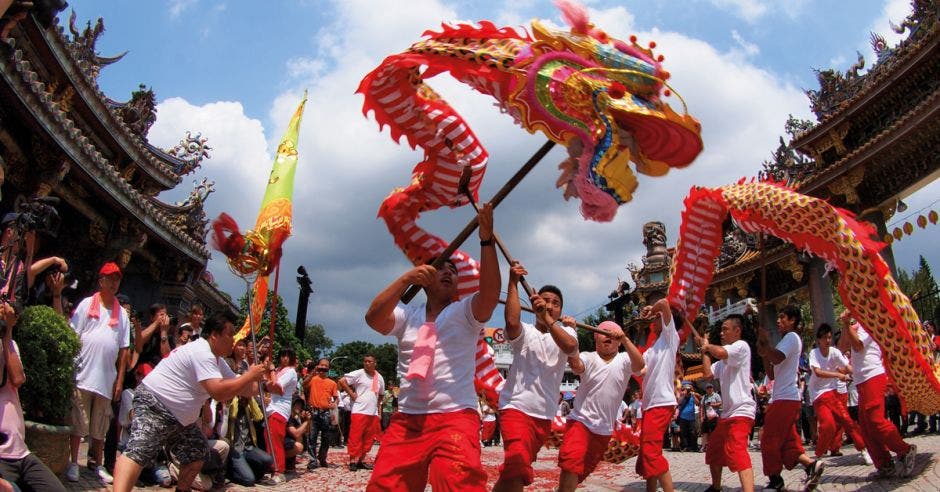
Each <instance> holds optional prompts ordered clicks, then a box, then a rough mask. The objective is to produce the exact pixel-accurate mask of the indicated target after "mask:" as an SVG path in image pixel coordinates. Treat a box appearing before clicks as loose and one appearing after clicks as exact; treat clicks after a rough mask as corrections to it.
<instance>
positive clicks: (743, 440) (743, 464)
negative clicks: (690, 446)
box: [705, 417, 754, 473]
mask: <svg viewBox="0 0 940 492" xmlns="http://www.w3.org/2000/svg"><path fill="white" fill-rule="evenodd" d="M751 427H754V419H750V418H747V417H731V418H727V419H719V420H718V425H717V426H716V427H715V430H713V431H712V432H711V433H710V434H709V435H708V448H707V449H706V450H705V464H707V465H717V466H727V467H728V469H729V470H731V471H732V472H734V473H737V472H739V471H741V470H747V469H748V468H750V467H751V455H749V454H747V440H748V436H750V434H751Z"/></svg>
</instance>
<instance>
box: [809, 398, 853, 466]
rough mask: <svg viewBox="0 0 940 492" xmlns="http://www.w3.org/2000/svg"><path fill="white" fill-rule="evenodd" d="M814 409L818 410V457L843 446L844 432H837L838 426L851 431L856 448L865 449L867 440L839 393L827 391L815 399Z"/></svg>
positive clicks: (850, 434) (850, 435)
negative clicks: (863, 437) (860, 432)
mask: <svg viewBox="0 0 940 492" xmlns="http://www.w3.org/2000/svg"><path fill="white" fill-rule="evenodd" d="M813 409H814V410H815V411H816V424H817V425H818V430H817V431H816V457H817V458H819V457H821V456H825V455H826V452H827V451H829V450H831V449H839V448H841V447H842V433H841V432H836V430H837V427H838V426H841V427H842V429H844V430H845V431H847V432H848V433H849V437H851V438H852V443H853V444H855V449H857V450H859V451H861V450H863V449H865V440H864V439H862V436H861V434H859V431H858V426H857V425H856V424H855V421H853V420H852V417H850V416H849V409H848V408H846V406H845V405H844V404H843V403H842V399H841V398H840V397H839V393H837V392H835V391H827V392H825V393H823V394H821V395H819V396H818V397H816V399H815V400H814V401H813Z"/></svg>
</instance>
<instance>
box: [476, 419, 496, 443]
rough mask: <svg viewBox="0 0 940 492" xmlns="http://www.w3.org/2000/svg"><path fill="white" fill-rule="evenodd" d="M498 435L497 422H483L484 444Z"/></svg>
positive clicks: (481, 433) (481, 435)
mask: <svg viewBox="0 0 940 492" xmlns="http://www.w3.org/2000/svg"><path fill="white" fill-rule="evenodd" d="M494 434H496V421H495V420H486V421H484V422H483V429H481V431H480V440H481V441H483V442H488V441H491V440H492V439H493V435H494Z"/></svg>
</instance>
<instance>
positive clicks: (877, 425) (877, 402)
mask: <svg viewBox="0 0 940 492" xmlns="http://www.w3.org/2000/svg"><path fill="white" fill-rule="evenodd" d="M839 323H840V324H841V325H842V338H841V340H840V342H841V343H842V348H849V347H851V349H852V358H851V361H852V375H853V379H854V381H855V387H856V388H858V423H859V428H860V430H861V432H862V436H863V437H864V438H865V444H866V445H867V446H868V453H869V455H870V456H871V460H872V461H873V462H874V464H875V469H876V470H877V471H876V472H875V476H874V478H890V477H894V476H895V475H901V476H908V475H910V474H911V471H913V469H914V457H915V456H916V455H917V446H914V445H912V444H908V443H906V442H904V440H903V439H901V434H900V433H898V429H897V427H895V426H894V425H892V424H891V422H889V421H888V419H886V418H885V394H886V393H887V392H886V386H887V384H888V377H887V376H886V375H885V368H884V363H883V362H882V360H881V347H879V346H878V343H877V342H875V340H874V339H872V337H871V335H869V334H868V332H867V331H866V330H865V329H864V328H862V326H861V325H859V324H858V323H855V322H854V321H853V320H851V315H850V314H849V312H848V311H845V312H843V313H842V315H840V316H839ZM892 451H893V452H894V453H896V454H897V455H898V466H899V467H900V470H898V469H897V468H896V467H895V464H894V462H893V461H891V452H892Z"/></svg>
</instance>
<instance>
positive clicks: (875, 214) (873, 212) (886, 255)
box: [859, 208, 898, 279]
mask: <svg viewBox="0 0 940 492" xmlns="http://www.w3.org/2000/svg"><path fill="white" fill-rule="evenodd" d="M859 219H861V220H864V221H866V222H871V223H872V225H874V226H875V231H877V233H878V237H877V238H876V239H878V240H879V241H882V240H883V239H884V237H885V234H887V233H888V228H887V226H886V224H885V215H884V212H882V211H881V210H880V209H877V208H875V209H870V210H866V211H865V214H864V215H860V216H859ZM881 257H882V258H883V259H884V260H885V262H886V263H887V264H888V268H890V269H891V276H892V277H894V278H895V279H896V278H898V267H897V266H895V264H894V251H892V249H891V245H890V244H888V245H887V246H885V247H884V249H882V250H881Z"/></svg>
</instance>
